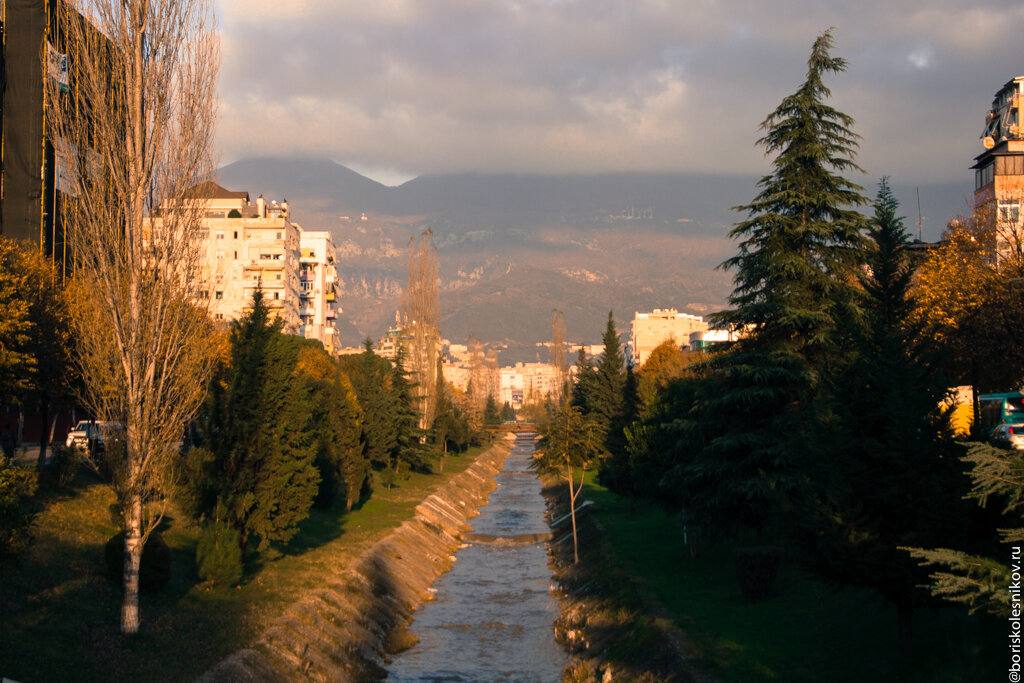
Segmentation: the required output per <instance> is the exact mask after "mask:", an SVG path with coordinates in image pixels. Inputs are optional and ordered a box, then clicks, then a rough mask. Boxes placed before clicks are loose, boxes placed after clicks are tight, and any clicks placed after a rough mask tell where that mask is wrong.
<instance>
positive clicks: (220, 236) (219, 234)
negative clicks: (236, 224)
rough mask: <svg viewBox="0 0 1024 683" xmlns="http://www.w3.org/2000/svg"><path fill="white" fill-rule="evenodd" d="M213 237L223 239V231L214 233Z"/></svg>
mask: <svg viewBox="0 0 1024 683" xmlns="http://www.w3.org/2000/svg"><path fill="white" fill-rule="evenodd" d="M214 237H215V238H217V239H219V240H222V239H224V231H223V230H218V231H217V232H216V233H214Z"/></svg>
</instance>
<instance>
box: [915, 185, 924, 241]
mask: <svg viewBox="0 0 1024 683" xmlns="http://www.w3.org/2000/svg"><path fill="white" fill-rule="evenodd" d="M923 223H924V218H923V217H922V216H921V187H920V186H918V188H917V241H918V242H923V241H924V240H923V239H922V238H921V232H922V230H921V225H922V224H923Z"/></svg>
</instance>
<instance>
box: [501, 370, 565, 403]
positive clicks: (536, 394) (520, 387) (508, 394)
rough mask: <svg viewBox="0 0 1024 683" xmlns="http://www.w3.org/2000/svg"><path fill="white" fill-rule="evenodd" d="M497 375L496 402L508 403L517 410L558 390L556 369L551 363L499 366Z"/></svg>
mask: <svg viewBox="0 0 1024 683" xmlns="http://www.w3.org/2000/svg"><path fill="white" fill-rule="evenodd" d="M499 377H500V384H499V392H500V396H498V397H497V400H498V403H508V404H509V405H510V406H512V407H513V408H516V409H517V410H518V409H519V408H522V407H523V405H524V404H527V403H533V402H536V401H543V400H544V399H545V398H546V397H547V396H548V395H549V394H550V395H555V394H556V392H557V391H558V370H557V369H556V368H555V366H554V365H552V364H551V363H516V364H515V365H514V366H511V367H504V368H501V369H500V370H499Z"/></svg>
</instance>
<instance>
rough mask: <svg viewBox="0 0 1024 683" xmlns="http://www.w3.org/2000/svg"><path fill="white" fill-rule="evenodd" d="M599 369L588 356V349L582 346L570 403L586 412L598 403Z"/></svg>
mask: <svg viewBox="0 0 1024 683" xmlns="http://www.w3.org/2000/svg"><path fill="white" fill-rule="evenodd" d="M596 385H597V370H596V369H595V368H594V364H593V363H592V362H591V361H590V358H589V357H588V356H587V350H586V349H585V348H583V347H582V346H581V347H580V350H579V353H578V354H577V355H576V379H575V382H574V384H573V386H572V396H571V398H570V403H571V404H572V405H574V406H576V407H577V408H579V409H580V410H581V411H583V413H584V414H589V413H591V412H593V410H594V406H595V405H596V398H595V395H596V392H597V387H596Z"/></svg>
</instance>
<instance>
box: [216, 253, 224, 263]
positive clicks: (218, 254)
mask: <svg viewBox="0 0 1024 683" xmlns="http://www.w3.org/2000/svg"><path fill="white" fill-rule="evenodd" d="M222 258H224V252H223V251H218V252H217V260H218V261H220V260H221V259H222Z"/></svg>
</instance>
